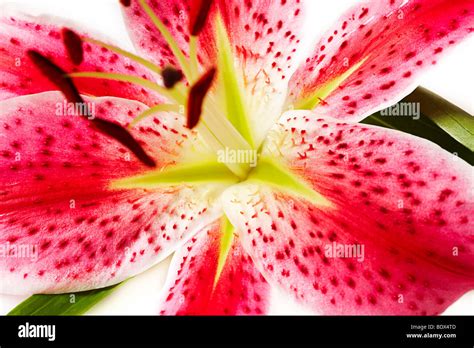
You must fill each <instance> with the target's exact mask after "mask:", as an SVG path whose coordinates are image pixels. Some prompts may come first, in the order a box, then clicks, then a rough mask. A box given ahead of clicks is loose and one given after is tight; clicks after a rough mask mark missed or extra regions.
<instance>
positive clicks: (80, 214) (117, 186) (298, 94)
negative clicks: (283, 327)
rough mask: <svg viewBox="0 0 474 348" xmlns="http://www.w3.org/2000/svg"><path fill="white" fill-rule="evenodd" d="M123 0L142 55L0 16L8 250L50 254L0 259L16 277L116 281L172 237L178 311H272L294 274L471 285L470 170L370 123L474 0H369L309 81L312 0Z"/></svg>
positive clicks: (347, 309) (322, 46) (444, 287)
mask: <svg viewBox="0 0 474 348" xmlns="http://www.w3.org/2000/svg"><path fill="white" fill-rule="evenodd" d="M121 3H122V8H123V14H124V18H125V22H126V24H127V26H128V30H129V33H130V37H131V39H132V40H133V42H134V43H135V47H136V50H137V51H138V55H135V54H131V53H129V52H126V51H124V50H121V49H120V48H118V47H116V46H113V45H110V44H108V43H104V42H102V41H99V40H96V39H93V38H91V37H90V36H89V35H87V34H86V33H82V32H81V31H77V32H73V31H71V30H69V29H64V27H62V26H58V25H57V24H54V23H48V22H46V21H44V20H40V19H38V18H35V19H31V18H11V17H3V18H1V19H0V21H1V22H0V26H1V31H0V47H1V48H0V50H1V58H0V76H1V84H0V99H1V100H2V102H1V107H0V158H1V159H2V161H1V162H0V163H1V164H0V166H1V171H0V178H1V181H0V197H1V201H0V244H2V245H9V246H17V247H20V246H36V247H37V248H38V259H37V260H36V262H31V260H29V259H26V258H18V257H8V255H7V256H6V257H2V258H0V277H1V279H2V283H1V285H0V291H1V292H3V293H10V294H32V293H64V292H71V291H81V290H88V289H95V288H100V287H104V286H108V285H111V284H116V283H118V282H121V281H123V280H126V279H128V278H130V277H132V276H134V275H136V274H139V273H141V272H143V271H145V270H146V269H148V268H150V267H151V266H153V265H155V264H157V263H159V262H160V261H162V260H163V259H165V258H166V257H168V256H169V255H171V254H172V253H173V252H174V253H175V254H174V256H173V261H172V265H171V268H170V270H169V274H168V281H167V285H166V286H165V289H164V291H163V294H161V302H160V308H159V313H160V314H180V315H185V314H224V315H234V314H237V315H240V314H265V313H266V312H267V311H268V305H269V294H270V290H271V288H272V287H279V288H281V289H283V290H285V291H286V292H287V293H288V294H289V295H291V296H293V297H294V298H296V299H297V300H298V301H300V302H301V303H303V304H304V305H305V306H306V307H307V308H310V309H312V310H314V311H315V312H319V313H324V314H400V315H402V314H408V315H426V314H428V315H433V314H439V313H442V312H443V311H444V310H445V309H446V308H447V307H448V306H449V305H450V304H451V303H453V302H454V301H455V300H457V299H458V298H459V297H460V296H461V295H463V294H464V293H465V292H467V291H469V290H471V289H473V288H474V236H473V233H472V215H473V214H472V213H473V211H474V199H473V195H472V187H473V176H472V167H471V166H470V165H468V164H467V163H465V162H464V161H462V160H460V159H458V158H457V157H456V156H453V155H452V154H450V153H448V152H446V151H444V150H443V149H441V148H440V147H438V146H437V145H435V144H433V143H431V142H429V141H426V140H423V139H420V138H418V137H415V136H412V135H408V134H404V133H401V132H398V131H392V130H387V129H383V128H379V127H374V126H368V125H363V124H358V123H357V122H358V121H360V120H362V119H363V118H364V117H366V116H367V115H370V114H371V113H373V112H375V111H377V110H380V109H381V108H382V107H385V106H388V105H391V104H393V103H395V102H396V101H398V100H400V99H401V98H402V97H403V96H405V95H406V94H408V93H409V92H410V91H411V90H413V88H414V86H416V79H417V78H418V76H419V75H420V74H421V72H422V71H424V70H425V69H427V68H429V67H432V66H433V65H434V64H435V63H436V61H437V60H438V59H439V57H441V56H442V55H443V54H444V53H445V52H446V51H448V50H449V48H450V47H452V46H454V45H456V44H457V43H459V42H460V41H462V39H464V38H465V37H467V36H468V35H469V34H470V33H471V32H472V30H473V24H474V2H472V1H471V0H457V1H452V0H429V1H428V0H383V1H371V2H364V3H361V4H359V5H357V6H355V7H354V8H351V9H350V10H348V12H347V13H345V14H344V15H343V16H342V17H341V19H340V20H339V21H338V22H337V23H335V25H334V27H332V28H330V30H328V31H327V33H326V34H325V35H324V36H323V37H322V38H321V40H320V41H319V43H318V44H317V46H316V47H315V49H314V52H313V54H312V55H311V56H310V57H309V58H308V59H306V61H304V62H303V64H302V65H300V66H299V68H298V69H297V70H296V72H295V73H294V74H293V75H292V74H291V67H292V66H293V65H294V63H295V62H294V60H295V58H294V57H295V54H296V52H297V49H298V44H299V42H300V38H301V36H302V35H303V33H302V32H301V31H300V25H301V23H302V21H303V15H304V5H303V3H302V1H300V0H272V1H270V0H246V1H239V0H230V1H229V0H226V1H224V0H216V1H213V2H212V1H206V0H201V1H188V0H162V1H154V0H149V1H145V0H136V1H133V0H132V1H121ZM76 33H77V34H76ZM305 35H307V33H305ZM79 36H80V38H79ZM61 69H62V70H61ZM61 71H64V72H67V73H69V75H68V76H69V77H67V78H66V77H62V75H61V74H62V73H61ZM181 75H182V76H181ZM71 81H73V82H74V85H72V84H71ZM165 85H166V87H165ZM76 87H77V90H78V91H79V92H80V93H81V96H79V94H78V93H76V90H75V88H76ZM58 90H59V91H58ZM61 92H62V93H61ZM64 95H65V96H66V99H65V97H64ZM74 98H75V99H74ZM73 101H76V102H79V103H81V105H82V104H84V103H85V104H86V105H87V111H84V112H82V113H80V115H79V116H73V115H71V113H70V112H69V111H67V110H69V109H68V108H69V105H70V103H71V102H73ZM74 107H75V108H76V109H74V110H77V105H74ZM183 113H185V114H186V115H187V118H186V117H185V116H184V115H183Z"/></svg>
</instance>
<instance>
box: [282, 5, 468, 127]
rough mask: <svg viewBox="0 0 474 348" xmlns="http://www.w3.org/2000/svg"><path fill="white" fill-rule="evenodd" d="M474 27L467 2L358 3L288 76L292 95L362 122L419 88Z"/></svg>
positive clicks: (296, 100)
mask: <svg viewBox="0 0 474 348" xmlns="http://www.w3.org/2000/svg"><path fill="white" fill-rule="evenodd" d="M473 25H474V3H473V2H472V1H469V0H460V1H449V0H409V1H405V0H390V1H389V0H384V1H368V2H362V3H360V4H357V5H356V6H355V7H353V8H352V9H350V10H349V11H348V12H346V13H345V14H344V15H343V16H342V17H341V19H340V20H339V21H338V22H337V24H336V25H335V26H334V27H332V28H331V29H329V30H328V31H327V32H326V34H325V35H324V36H323V38H321V40H320V41H319V43H318V44H317V45H316V48H315V50H314V52H313V54H312V56H311V57H310V58H308V59H307V60H306V62H305V63H304V64H303V65H302V66H301V67H300V68H299V69H298V70H297V72H296V73H295V75H294V76H293V77H292V79H291V82H290V90H291V94H290V100H291V102H292V103H293V104H295V105H297V106H300V107H301V106H304V107H305V108H306V107H307V108H313V107H315V106H316V107H317V110H318V112H319V113H320V114H321V115H326V116H331V117H336V118H339V119H348V120H361V119H363V118H364V117H365V116H368V115H370V114H371V113H372V112H374V111H377V110H380V109H381V108H382V107H385V106H390V105H392V104H394V103H395V102H397V101H398V100H399V99H401V98H402V97H403V96H404V95H407V94H408V93H410V92H411V91H412V90H413V89H414V88H415V87H416V78H417V77H418V76H419V75H420V73H421V72H423V71H424V70H426V69H427V68H429V67H432V66H433V65H435V64H436V63H437V61H438V59H439V58H440V57H441V56H442V55H443V54H444V53H445V52H446V51H448V50H449V49H450V48H451V47H453V46H455V45H456V44H458V43H459V42H461V41H462V40H463V39H464V38H465V37H466V36H468V35H469V34H470V33H471V32H472V30H473Z"/></svg>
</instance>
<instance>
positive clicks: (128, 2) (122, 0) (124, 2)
mask: <svg viewBox="0 0 474 348" xmlns="http://www.w3.org/2000/svg"><path fill="white" fill-rule="evenodd" d="M120 3H121V4H122V6H124V7H129V6H130V5H131V3H132V0H120Z"/></svg>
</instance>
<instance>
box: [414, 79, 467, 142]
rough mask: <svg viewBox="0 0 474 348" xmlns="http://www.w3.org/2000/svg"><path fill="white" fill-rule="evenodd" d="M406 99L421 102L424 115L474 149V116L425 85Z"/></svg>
mask: <svg viewBox="0 0 474 348" xmlns="http://www.w3.org/2000/svg"><path fill="white" fill-rule="evenodd" d="M406 100H407V101H414V102H419V103H420V105H421V112H422V113H423V114H424V115H426V116H427V117H428V118H429V119H430V120H431V121H433V122H434V123H435V124H437V125H438V126H439V127H441V128H442V129H443V130H445V131H446V132H447V133H449V134H450V135H451V136H452V137H453V138H454V139H456V140H457V141H458V142H460V143H461V144H463V145H464V146H466V147H467V148H468V149H469V150H471V151H474V116H472V115H470V114H469V113H467V112H466V111H464V110H462V109H460V108H459V107H457V106H456V105H454V104H452V103H450V102H449V101H447V100H445V99H443V98H441V97H440V96H439V95H437V94H434V93H433V92H431V91H429V90H427V89H426V88H423V87H419V88H417V89H416V90H415V91H414V92H413V93H412V94H410V95H409V96H408V97H407V98H406Z"/></svg>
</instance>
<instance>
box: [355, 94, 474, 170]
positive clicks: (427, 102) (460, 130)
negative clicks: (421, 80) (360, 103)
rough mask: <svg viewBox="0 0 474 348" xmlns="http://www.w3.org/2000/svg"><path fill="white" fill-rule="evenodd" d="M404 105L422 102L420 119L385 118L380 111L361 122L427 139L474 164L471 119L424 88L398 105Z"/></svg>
mask: <svg viewBox="0 0 474 348" xmlns="http://www.w3.org/2000/svg"><path fill="white" fill-rule="evenodd" d="M402 103H419V104H418V105H419V106H420V115H419V118H418V117H409V116H388V115H385V116H384V115H382V114H381V112H377V113H375V114H373V115H371V116H369V117H367V118H366V119H364V120H363V121H362V123H366V124H372V125H376V126H381V127H385V128H391V129H396V130H399V131H402V132H405V133H409V134H413V135H416V136H419V137H421V138H425V139H428V140H430V141H432V142H434V143H436V144H438V145H439V146H441V147H442V148H443V149H445V150H447V151H449V152H451V153H453V154H455V155H456V156H459V157H460V158H462V159H464V160H465V161H466V162H468V163H469V164H471V165H474V154H473V151H472V149H473V138H472V137H473V132H474V123H473V122H474V118H473V117H472V116H470V115H469V114H468V113H466V112H465V111H463V110H461V109H459V108H458V107H457V106H455V105H453V104H451V103H450V102H448V101H446V100H444V99H442V98H441V97H439V96H437V95H435V94H433V93H431V92H430V91H428V90H426V89H425V88H422V87H419V88H417V89H416V90H415V91H414V92H413V93H412V94H410V95H408V96H407V97H405V98H404V99H402V100H401V101H400V102H399V103H397V104H399V105H403V104H402ZM397 104H395V106H396V105H397ZM405 105H406V104H405ZM414 118H416V119H414ZM441 124H443V126H441Z"/></svg>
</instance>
